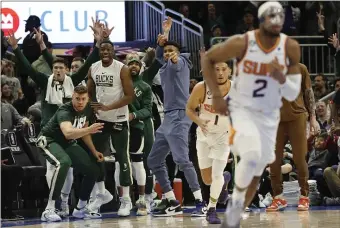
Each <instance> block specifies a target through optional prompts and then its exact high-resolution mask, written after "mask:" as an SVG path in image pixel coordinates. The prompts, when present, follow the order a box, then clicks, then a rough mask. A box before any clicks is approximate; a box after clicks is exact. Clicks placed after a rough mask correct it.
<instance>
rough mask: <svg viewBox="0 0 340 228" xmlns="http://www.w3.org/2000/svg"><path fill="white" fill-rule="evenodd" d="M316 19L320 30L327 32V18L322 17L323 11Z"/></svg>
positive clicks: (317, 13) (317, 14) (318, 13)
mask: <svg viewBox="0 0 340 228" xmlns="http://www.w3.org/2000/svg"><path fill="white" fill-rule="evenodd" d="M316 17H317V18H318V26H319V30H321V31H323V30H325V16H324V15H322V13H321V10H320V12H316Z"/></svg>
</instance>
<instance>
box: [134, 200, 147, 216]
mask: <svg viewBox="0 0 340 228" xmlns="http://www.w3.org/2000/svg"><path fill="white" fill-rule="evenodd" d="M136 206H137V213H136V215H137V216H145V215H147V214H148V211H147V209H146V201H145V200H141V199H138V200H137V202H136Z"/></svg>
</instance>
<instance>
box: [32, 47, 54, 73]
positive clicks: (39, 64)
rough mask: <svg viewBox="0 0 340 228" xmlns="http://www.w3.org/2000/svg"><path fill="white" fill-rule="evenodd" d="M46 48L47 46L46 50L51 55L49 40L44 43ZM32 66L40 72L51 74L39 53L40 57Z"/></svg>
mask: <svg viewBox="0 0 340 228" xmlns="http://www.w3.org/2000/svg"><path fill="white" fill-rule="evenodd" d="M46 48H47V51H48V52H49V53H50V54H51V55H52V53H53V48H52V43H51V42H47V43H46ZM53 58H55V56H53ZM32 67H33V69H34V70H36V71H38V72H40V73H43V74H47V75H51V74H52V70H51V68H50V66H49V65H48V63H47V61H46V59H45V58H44V56H43V55H40V57H39V58H38V59H37V60H35V61H34V62H33V63H32Z"/></svg>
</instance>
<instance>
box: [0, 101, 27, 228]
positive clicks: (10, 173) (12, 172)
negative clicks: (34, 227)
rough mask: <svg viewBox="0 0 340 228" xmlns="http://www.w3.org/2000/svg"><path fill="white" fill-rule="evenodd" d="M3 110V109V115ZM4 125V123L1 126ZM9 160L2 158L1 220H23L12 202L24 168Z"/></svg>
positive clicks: (15, 196)
mask: <svg viewBox="0 0 340 228" xmlns="http://www.w3.org/2000/svg"><path fill="white" fill-rule="evenodd" d="M2 105H3V104H2V103H1V108H3V107H2ZM12 108H13V106H12ZM13 109H14V108H13ZM3 112H4V110H3V109H2V111H1V115H2V113H3ZM1 120H2V118H1ZM1 123H2V121H1ZM2 125H3V123H2V124H1V128H2ZM7 162H8V160H7V159H4V160H1V220H3V221H6V220H22V219H24V217H22V216H21V215H17V214H14V213H13V209H12V204H13V201H14V200H16V198H17V192H18V187H19V185H20V182H21V180H22V178H23V175H24V170H23V169H22V168H21V167H20V166H17V165H8V164H7Z"/></svg>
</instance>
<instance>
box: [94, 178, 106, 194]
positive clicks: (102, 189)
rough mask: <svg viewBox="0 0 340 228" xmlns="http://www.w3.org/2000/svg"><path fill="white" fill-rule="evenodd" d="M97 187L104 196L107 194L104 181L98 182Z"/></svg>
mask: <svg viewBox="0 0 340 228" xmlns="http://www.w3.org/2000/svg"><path fill="white" fill-rule="evenodd" d="M96 185H97V187H98V193H99V194H103V195H104V194H105V183H104V181H101V182H97V183H96Z"/></svg>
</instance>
